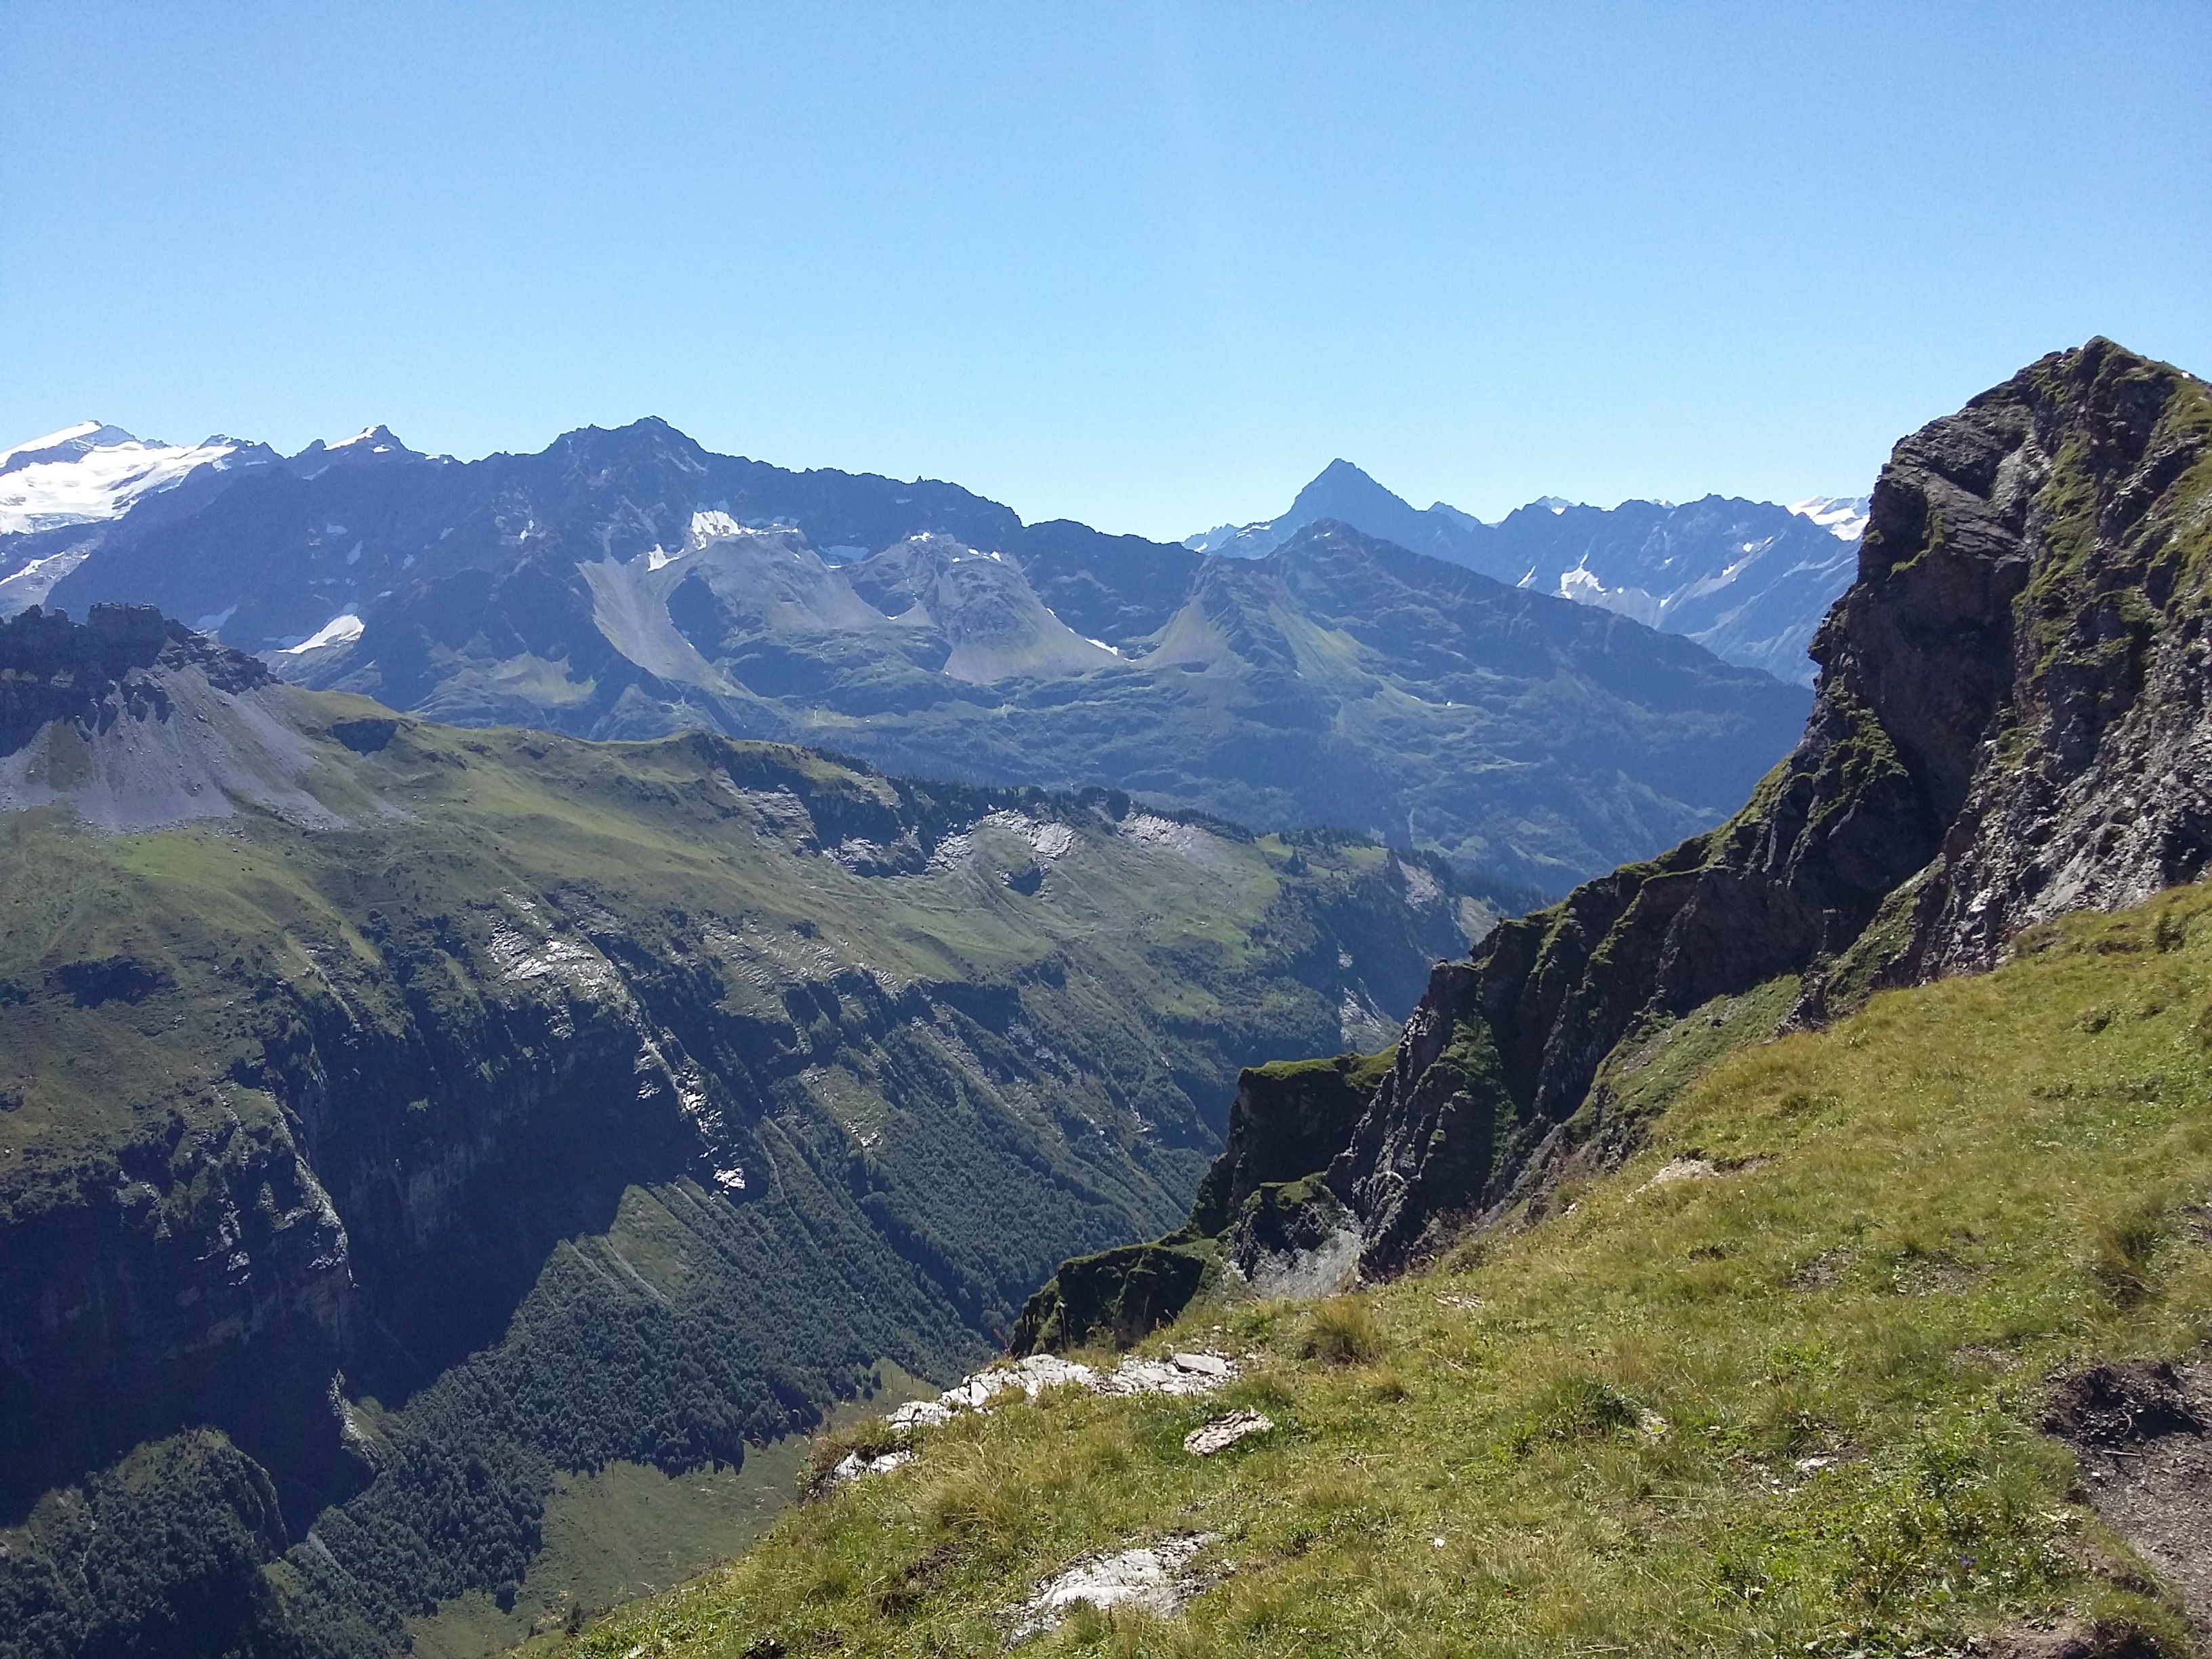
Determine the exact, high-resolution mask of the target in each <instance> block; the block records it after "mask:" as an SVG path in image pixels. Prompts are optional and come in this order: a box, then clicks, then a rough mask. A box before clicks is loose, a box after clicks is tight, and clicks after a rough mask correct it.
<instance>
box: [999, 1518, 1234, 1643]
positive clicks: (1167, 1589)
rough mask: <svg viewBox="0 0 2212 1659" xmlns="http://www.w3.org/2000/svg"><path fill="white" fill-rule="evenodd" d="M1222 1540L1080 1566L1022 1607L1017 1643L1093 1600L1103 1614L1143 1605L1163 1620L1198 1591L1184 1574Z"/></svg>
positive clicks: (1182, 1543) (1168, 1544)
mask: <svg viewBox="0 0 2212 1659" xmlns="http://www.w3.org/2000/svg"><path fill="white" fill-rule="evenodd" d="M1218 1536H1219V1534H1217V1533H1210V1532H1207V1533H1200V1534H1197V1535H1196V1536H1194V1537H1190V1538H1170V1539H1166V1540H1164V1541H1161V1542H1159V1543H1158V1544H1152V1545H1146V1546H1142V1547H1139V1548H1136V1549H1131V1550H1123V1551H1122V1552H1121V1553H1120V1554H1119V1555H1108V1556H1094V1557H1092V1558H1091V1559H1089V1560H1087V1561H1079V1562H1077V1563H1076V1564H1075V1565H1073V1566H1072V1567H1070V1568H1069V1569H1068V1570H1067V1571H1066V1572H1063V1573H1061V1574H1060V1576H1059V1577H1056V1578H1051V1579H1048V1580H1046V1581H1045V1583H1042V1584H1041V1585H1039V1586H1038V1587H1037V1592H1036V1595H1032V1596H1031V1597H1030V1599H1029V1600H1028V1601H1025V1602H1024V1603H1023V1604H1022V1619H1021V1622H1020V1623H1018V1624H1017V1625H1016V1626H1014V1640H1015V1641H1017V1642H1021V1641H1025V1640H1027V1639H1028V1638H1030V1637H1032V1636H1036V1635H1041V1634H1042V1633H1043V1632H1046V1631H1048V1630H1055V1629H1057V1628H1058V1627H1059V1626H1060V1621H1061V1620H1064V1619H1065V1618H1066V1616H1067V1613H1068V1610H1069V1609H1070V1608H1072V1607H1074V1606H1075V1604H1076V1603H1077V1602H1079V1601H1088V1602H1089V1603H1090V1604H1091V1606H1092V1607H1097V1608H1098V1609H1099V1610H1101V1611H1102V1612H1103V1611H1104V1610H1105V1609H1106V1608H1108V1607H1142V1608H1144V1609H1145V1610H1146V1612H1148V1613H1158V1614H1159V1615H1161V1616H1162V1617H1163V1618H1165V1617H1169V1616H1171V1615H1172V1614H1174V1613H1177V1612H1179V1611H1180V1610H1181V1609H1182V1604H1183V1603H1184V1602H1185V1601H1188V1600H1189V1599H1190V1595H1191V1591H1192V1589H1194V1585H1193V1583H1192V1582H1191V1580H1190V1579H1189V1577H1188V1576H1186V1575H1185V1574H1183V1573H1182V1571H1181V1570H1182V1568H1183V1567H1184V1566H1185V1565H1187V1564H1188V1562H1189V1560H1190V1559H1191V1557H1193V1556H1194V1555H1196V1554H1197V1553H1199V1551H1200V1550H1201V1549H1203V1548H1205V1547H1206V1545H1208V1544H1211V1543H1212V1542H1213V1541H1215V1539H1216V1538H1218Z"/></svg>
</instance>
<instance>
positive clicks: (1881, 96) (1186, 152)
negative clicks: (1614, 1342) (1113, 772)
mask: <svg viewBox="0 0 2212 1659" xmlns="http://www.w3.org/2000/svg"><path fill="white" fill-rule="evenodd" d="M2093 333H2105V334H2109V335H2112V336H2113V337H2116V338H2118V339H2119V340H2121V341H2122V342H2124V343H2127V344H2129V345H2131V346H2133V347H2136V349H2141V350H2144V351H2148V352H2150V353H2153V354H2154V355H2157V356H2164V357H2167V358H2169V359H2172V360H2173V361H2175V362H2179V363H2181V364H2182V365H2183V366H2185V367H2186V368H2192V369H2194V370H2196V371H2197V372H2198V373H2202V374H2212V5H2208V4H2206V3H2203V0H2175V3H2166V4H2141V5H2128V4H2106V3H2095V4H2087V5H2084V4H2081V3H2069V4H2063V5H2027V4H2008V5H1972V4H1934V5H1930V4H1925V3H1914V4H1910V5H1895V6H1891V5H1882V4H1861V3H1851V4H1844V3H1837V4H1832V5H1826V6H1817V7H1816V6H1802V7H1796V6H1786V5H1777V4H1771V3H1759V4H1745V5H1741V6H1734V7H1723V6H1696V5H1690V4H1658V3H1651V4H1643V5H1619V6H1601V5H1590V6H1577V5H1570V4H1557V5H1554V4H1549V3H1547V4H1544V5H1541V6H1537V5H1528V4H1516V5H1510V6H1498V7H1481V6H1471V5H1468V6H1462V5H1449V6H1429V5H1419V4H1383V3H1368V4H1358V5H1345V6H1330V5H1323V4H1316V3H1310V0H1304V3H1299V4H1296V5H1283V4H1266V5H1249V6H1244V5H1230V4H1186V3H1174V0H1157V3H1151V4H1146V3H1133V4H1129V5H1122V6H1108V5H1078V4H1073V3H1053V4H1042V3H1024V4H1018V5H1006V6H990V5H983V4H975V5H960V6H951V5H945V6H923V5H916V4H903V5H883V6H866V5H839V4H801V3H792V4H788V5H775V6H749V5H738V4H716V5H698V6H676V5H650V4H629V5H619V6H617V5H612V4H609V5H603V6H599V5H574V4H560V3H550V0H536V3H532V4H528V5H517V6H513V7H504V6H495V5H489V4H476V3H469V4H461V5H455V4H451V3H438V4H412V3H400V0H379V3H374V4H347V5H343V6H337V5H327V6H326V5H316V4H306V3H285V4H257V3H245V0H238V3H217V0H210V3H206V4H191V5H174V4H167V3H156V0H145V3H141V4H130V5H112V4H106V5H103V4H97V3H94V4H78V3H72V4H68V5H61V4H51V3H40V0H6V3H5V4H4V5H0V445H4V444H6V443H9V442H13V441H18V440H20V439H21V438H24V437H27V436H30V435H33V434H36V433H39V432H42V431H46V430H48V429H51V428H54V427H58V426H61V425H64V424H66V423H68V422H72V421H76V420H79V419H82V418H86V417H98V418H100V419H103V420H108V421H112V422H117V423H118V424H121V425H125V426H128V427H131V428H133V429H134V430H138V431H142V432H143V433H146V434H149V435H156V436H161V437H167V438H171V439H176V440H183V439H191V438H197V437H200V436H203V435H206V434H207V433H209V432H211V431H226V432H230V433H234V434H238V435H246V436H252V437H259V438H264V439H266V440H268V441H270V442H272V443H275V444H276V445H277V446H278V447H282V448H285V449H288V450H289V449H294V448H297V447H301V445H303V444H305V443H306V442H307V441H309V440H310V439H312V438H315V437H318V436H343V435H348V434H349V433H351V432H354V431H356V430H358V429H359V428H362V426H364V425H367V424H368V423H369V422H373V421H385V422H389V423H390V424H391V425H392V427H393V428H395V429H396V430H398V432H399V433H400V435H402V436H403V437H404V438H406V439H407V440H408V441H410V442H411V443H413V444H415V445H416V447H421V448H428V449H434V450H441V451H447V452H451V453H455V454H459V455H462V456H476V455H480V454H483V453H487V452H489V451H491V450H495V449H516V450H520V449H536V448H538V447H542V446H543V445H544V444H545V443H546V442H547V441H549V440H550V439H551V438H552V437H553V436H554V435H556V434H557V433H559V432H561V431H562V430H564V429H566V428H571V427H575V426H580V425H584V424H586V423H597V424H600V425H612V424H617V423H620V422H625V421H628V420H630V419H632V418H634V417H635V416H639V415H642V414H647V413H656V414H659V415H663V416H666V417H667V418H668V419H670V420H671V421H673V422H676V423H677V424H678V426H680V427H682V428H684V429H685V430H687V431H689V432H690V433H691V434H693V435H695V436H696V437H697V438H699V439H700V440H701V441H703V442H705V443H707V444H708V445H709V446H710V447H714V448H718V449H725V450H730V451H734V452H738V453H746V454H751V455H756V456H759V457H762V458H763V459H769V460H774V461H777V462H780V463H781V464H783V465H792V466H807V465H835V466H842V467H847V468H852V469H866V470H872V471H884V472H890V473H893V474H896V475H898V476H901V477H913V476H917V475H927V476H930V477H945V478H951V479H955V480H957V481H958V482H960V483H964V484H967V485H968V486H969V487H970V488H972V489H977V490H980V491H982V492H983V493H985V494H987V495H993V496H995V497H997V498H998V499H1000V500H1002V501H1006V502H1008V503H1009V504H1011V505H1012V506H1013V507H1015V508H1016V509H1017V510H1018V511H1019V512H1020V513H1023V514H1024V516H1025V517H1028V518H1031V519H1036V518H1046V517H1053V516H1059V515H1066V516H1072V517H1077V518H1082V519H1085V520H1090V521H1091V522H1094V523H1097V524H1098V525H1101V526H1105V527H1108V528H1111V529H1116V530H1121V529H1127V530H1136V531H1140V532H1146V533H1149V534H1153V535H1158V536H1180V535H1182V534H1184V533H1186V532H1189V531H1191V530H1194V529H1198V528H1201V527H1203V526H1206V525H1209V524H1212V523H1214V522H1217V521H1219V520H1247V519H1252V518H1258V517H1264V516H1267V515H1269V514H1271V513H1274V512H1276V511H1279V509H1280V508H1281V507H1283V506H1284V505H1285V504H1286V503H1287V501H1288V500H1289V498H1290V496H1291V493H1292V492H1293V491H1294V490H1295V489H1297V486H1298V485H1299V484H1300V483H1303V482H1304V480H1305V479H1306V478H1307V477H1310V475H1311V474H1313V473H1314V472H1315V471H1318V470H1319V468H1320V467H1321V466H1322V465H1323V464H1324V463H1325V462H1327V461H1328V459H1330V458H1331V457H1332V456H1336V455H1344V456H1346V457H1349V458H1350V459H1353V460H1356V461H1358V462H1359V463H1360V464H1361V465H1364V466H1365V467H1366V468H1367V469H1368V470H1369V471H1371V472H1373V473H1374V474H1376V476H1377V477H1380V478H1381V479H1382V480H1383V482H1384V483H1387V484H1389V485H1390V486H1391V487H1392V488H1394V489H1397V490H1398V491H1399V492H1400V493H1401V494H1402V495H1407V496H1409V497H1411V498H1412V499H1413V501H1415V502H1416V504H1418V505H1425V504H1426V503H1427V502H1429V501H1431V500H1435V499H1438V498H1441V499H1443V500H1446V501H1452V502H1455V503H1456V504H1457V505H1459V506H1462V507H1466V508H1468V509H1469V510H1471V511H1475V512H1479V513H1483V514H1485V515H1486V516H1494V515H1495V514H1496V513H1499V512H1501V511H1503V510H1504V509H1505V508H1506V507H1510V506H1513V505H1515V504H1516V503H1519V502H1521V501H1527V500H1528V499H1530V498H1532V497H1534V496H1536V495H1543V494H1558V495H1567V496H1571V497H1574V498H1577V499H1581V500H1588V501H1598V502H1601V503H1611V502H1613V501H1617V500H1619V499H1620V498H1622V497H1624V496H1628V495H1651V496H1662V497H1667V498H1670V499H1681V498H1686V497H1689V496H1693V495H1700V494H1703V493H1705V491H1707V490H1709V489H1712V490H1721V491H1725V492H1729V493H1735V494H1741V495H1756V496H1765V497H1769V498H1779V499H1784V500H1787V499H1791V498H1794V497H1795V496H1797V495H1806V494H1811V493H1814V492H1816V491H1820V492H1838V493H1852V494H1856V493H1858V492H1860V491H1863V490H1864V489H1866V488H1867V487H1868V485H1869V483H1870V482H1871V480H1872V477H1873V473H1874V471H1875V467H1876V466H1877V465H1879V464H1880V462H1881V459H1882V457H1883V455H1884V454H1885V453H1887V449H1888V447H1889V445H1890V443H1891V442H1893V441H1894V440H1895V439H1896V438H1897V437H1898V436H1899V435H1900V434H1902V433H1903V432H1905V431H1906V430H1908V429H1909V428H1911V427H1913V426H1916V425H1917V424H1918V423H1919V422H1922V421H1924V420H1926V419H1929V418H1930V417H1931V416H1936V415H1938V414H1941V413H1943V412H1944V411H1946V410H1950V409H1952V408H1954V407H1955V406H1956V405H1957V404H1960V402H1961V401H1962V400H1963V399H1964V398H1966V397H1967V396H1969V395H1970V394H1972V392H1976V391H1978V390H1979V389H1981V388H1982V387H1984V386H1988V385H1990V384H1991V383H1993V382H1995V381H1996V380H2001V379H2002V378H2003V377H2004V376H2005V375H2007V374H2009V373H2010V372H2011V371H2012V370H2013V369H2015V368H2017V367H2018V366H2019V365H2021V363H2023V362H2027V361H2028V360H2029V359H2031V358H2033V357H2034V356H2038V355H2039V354H2040V353H2042V352H2044V351H2045V350H2049V349H2053V348H2056V347H2059V346H2063V345H2068V344H2073V343H2079V342H2080V341H2081V340H2082V339H2084V338H2086V337H2088V336H2089V335H2091V334H2093Z"/></svg>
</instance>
